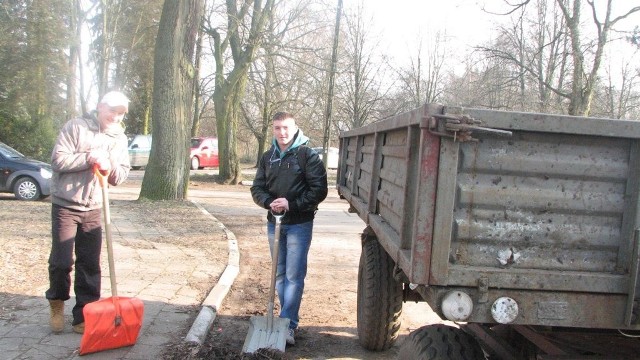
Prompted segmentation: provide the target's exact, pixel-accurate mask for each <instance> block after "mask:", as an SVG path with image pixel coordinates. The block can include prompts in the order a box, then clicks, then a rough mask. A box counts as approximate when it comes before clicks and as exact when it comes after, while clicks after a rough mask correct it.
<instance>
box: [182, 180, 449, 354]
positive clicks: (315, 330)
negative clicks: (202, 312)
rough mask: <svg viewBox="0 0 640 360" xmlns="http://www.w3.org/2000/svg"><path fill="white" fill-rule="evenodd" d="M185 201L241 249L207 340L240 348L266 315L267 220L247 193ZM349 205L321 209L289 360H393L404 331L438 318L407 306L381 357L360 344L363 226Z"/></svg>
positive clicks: (332, 195)
mask: <svg viewBox="0 0 640 360" xmlns="http://www.w3.org/2000/svg"><path fill="white" fill-rule="evenodd" d="M191 189H192V190H191V191H190V197H191V198H192V199H193V200H195V201H198V202H199V203H201V204H203V205H204V207H205V208H206V209H207V210H208V211H209V212H210V213H211V214H213V215H214V216H215V217H216V218H218V219H219V220H220V221H221V222H222V223H223V224H225V226H226V227H227V228H229V229H230V230H231V231H232V232H233V233H234V234H235V236H236V238H237V239H238V244H239V247H240V254H241V255H240V265H241V269H240V275H239V276H238V278H237V279H236V282H235V284H234V286H233V288H232V290H231V292H230V293H229V295H228V297H227V299H226V300H225V302H224V303H223V307H222V309H221V310H220V311H219V315H218V319H217V321H216V323H215V324H214V326H213V329H212V332H211V334H210V336H209V337H208V341H207V344H206V346H207V347H210V348H213V349H215V348H221V347H222V348H226V349H238V350H240V349H241V348H242V344H243V342H244V339H245V337H246V335H247V331H248V318H249V317H250V316H252V315H264V313H265V308H266V304H267V294H268V281H269V273H270V257H269V253H268V245H267V242H266V233H265V231H266V229H265V225H264V224H265V221H266V220H265V215H266V212H265V211H264V210H262V209H260V208H258V207H257V206H256V205H255V204H254V203H253V201H252V200H251V196H250V193H249V188H248V187H242V186H238V187H225V188H224V189H216V190H214V191H202V192H201V191H200V189H204V185H200V186H193V187H192V188H191ZM347 209H348V204H347V203H346V201H344V200H341V199H339V198H338V195H337V193H336V191H335V190H331V191H330V192H329V197H328V198H327V200H325V202H323V203H322V204H321V206H320V210H319V211H318V214H317V217H316V222H315V226H314V240H313V243H312V246H311V250H310V254H309V271H308V275H307V282H306V288H305V295H304V298H303V302H302V307H301V310H300V316H301V320H300V329H301V330H300V335H299V337H298V339H297V340H296V341H297V343H296V345H295V346H293V347H288V348H287V350H286V357H287V358H291V359H390V358H395V356H396V353H397V350H398V346H399V344H401V342H402V340H403V339H404V337H405V336H406V335H407V334H408V333H409V331H411V330H413V329H415V328H416V327H419V326H422V325H425V324H427V322H429V321H431V322H433V321H438V320H439V319H438V318H437V317H435V315H434V314H433V313H432V312H431V310H430V308H429V307H428V306H427V305H426V304H424V303H421V304H405V307H404V314H403V325H402V329H401V337H400V339H399V340H398V342H397V344H396V346H394V347H393V348H392V349H390V350H388V351H386V352H384V353H372V352H369V351H366V350H364V349H363V348H362V347H361V346H360V345H359V344H358V341H357V330H356V288H357V272H358V261H359V256H360V242H359V239H360V232H361V231H362V229H363V228H364V223H363V222H362V221H361V220H360V219H359V218H358V217H357V215H355V214H349V213H348V212H347Z"/></svg>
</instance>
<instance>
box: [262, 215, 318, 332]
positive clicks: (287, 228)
mask: <svg viewBox="0 0 640 360" xmlns="http://www.w3.org/2000/svg"><path fill="white" fill-rule="evenodd" d="M312 232H313V221H308V222H305V223H302V224H294V225H281V226H280V245H279V251H278V267H277V269H276V291H277V292H278V299H279V300H280V317H281V318H288V319H289V320H290V323H289V328H291V329H295V328H297V327H298V322H299V320H300V319H299V316H298V312H299V311H300V303H301V302H302V292H303V290H304V278H305V277H306V276H307V255H308V254H309V247H310V246H311V234H312ZM274 233H275V224H274V223H271V222H268V223H267V235H268V238H269V248H270V250H271V254H272V255H273V240H274Z"/></svg>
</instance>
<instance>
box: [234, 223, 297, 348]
mask: <svg viewBox="0 0 640 360" xmlns="http://www.w3.org/2000/svg"><path fill="white" fill-rule="evenodd" d="M271 214H273V213H271ZM283 216H284V213H283V214H279V215H276V214H273V217H274V218H275V219H276V228H275V237H274V240H273V260H272V264H271V286H270V288H269V304H268V305H267V316H252V317H251V318H250V319H249V333H248V334H247V338H246V339H245V340H244V345H243V346H242V352H243V353H254V352H255V351H256V350H258V349H275V350H279V351H281V352H284V348H285V347H286V346H287V335H288V333H289V319H287V318H280V317H277V318H275V317H274V316H273V302H274V299H275V293H276V269H277V268H278V253H279V251H280V250H279V247H280V222H281V221H282V217H283Z"/></svg>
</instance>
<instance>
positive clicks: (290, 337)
mask: <svg viewBox="0 0 640 360" xmlns="http://www.w3.org/2000/svg"><path fill="white" fill-rule="evenodd" d="M295 335H296V332H295V329H289V333H288V334H287V344H288V345H295V344H296V339H295V337H294V336H295Z"/></svg>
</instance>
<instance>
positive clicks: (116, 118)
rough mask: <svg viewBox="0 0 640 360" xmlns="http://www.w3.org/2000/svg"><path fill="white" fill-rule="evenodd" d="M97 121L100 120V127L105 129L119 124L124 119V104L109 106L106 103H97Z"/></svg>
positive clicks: (125, 109)
mask: <svg viewBox="0 0 640 360" xmlns="http://www.w3.org/2000/svg"><path fill="white" fill-rule="evenodd" d="M97 110H98V121H100V128H101V129H102V130H107V129H108V128H110V127H112V126H121V125H120V123H121V122H122V121H123V120H124V116H125V114H126V113H127V108H126V107H124V106H115V107H111V106H109V105H107V104H102V103H101V104H98V109H97Z"/></svg>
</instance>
